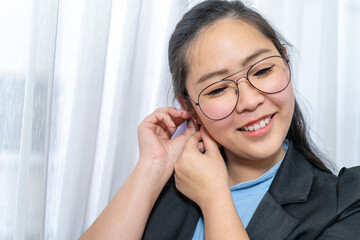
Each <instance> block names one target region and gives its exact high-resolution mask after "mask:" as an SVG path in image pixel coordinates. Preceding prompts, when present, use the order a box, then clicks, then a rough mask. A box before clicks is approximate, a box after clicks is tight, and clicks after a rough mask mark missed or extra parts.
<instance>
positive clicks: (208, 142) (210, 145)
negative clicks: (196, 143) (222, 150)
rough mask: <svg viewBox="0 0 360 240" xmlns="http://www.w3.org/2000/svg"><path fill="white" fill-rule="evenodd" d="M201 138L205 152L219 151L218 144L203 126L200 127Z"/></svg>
mask: <svg viewBox="0 0 360 240" xmlns="http://www.w3.org/2000/svg"><path fill="white" fill-rule="evenodd" d="M200 133H201V138H202V140H203V142H204V147H205V151H206V152H212V151H217V152H218V151H219V148H218V143H217V142H216V141H215V140H214V139H213V138H212V137H211V136H210V134H209V133H208V131H207V130H206V129H205V127H204V126H201V127H200Z"/></svg>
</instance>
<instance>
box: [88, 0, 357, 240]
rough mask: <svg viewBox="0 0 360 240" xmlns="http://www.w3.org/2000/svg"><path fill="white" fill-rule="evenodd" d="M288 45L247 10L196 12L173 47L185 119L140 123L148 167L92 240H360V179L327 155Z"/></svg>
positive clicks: (161, 112)
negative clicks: (295, 83)
mask: <svg viewBox="0 0 360 240" xmlns="http://www.w3.org/2000/svg"><path fill="white" fill-rule="evenodd" d="M286 46H287V44H286V42H285V41H284V40H283V39H282V38H281V37H280V36H279V34H278V33H276V32H275V31H274V30H273V28H272V27H271V26H270V25H269V24H268V23H267V22H266V21H265V20H264V19H263V18H262V17H261V16H260V15H259V14H258V13H256V12H255V11H253V10H251V9H249V8H247V7H245V6H244V5H243V4H242V3H241V2H226V1H206V2H203V3H200V4H199V5H197V6H195V7H194V8H193V9H191V10H190V11H189V12H188V13H186V14H185V15H184V17H183V19H182V20H181V21H180V22H179V23H178V25H177V26H176V29H175V31H174V33H173V35H172V37H171V39H170V44H169V64H170V71H171V73H172V76H173V86H174V91H175V95H176V96H177V99H178V101H179V102H180V104H181V106H182V109H183V110H178V109H174V108H162V109H157V110H156V111H155V112H154V113H153V114H151V115H150V116H148V117H147V118H146V119H145V120H144V121H143V122H142V123H141V124H140V126H139V128H138V138H139V148H140V159H139V161H138V164H137V166H136V168H135V170H134V171H133V173H132V174H131V175H130V177H129V179H128V180H127V181H126V182H125V183H124V185H123V186H122V187H121V189H120V190H119V191H118V193H117V194H116V196H115V197H114V198H113V199H112V201H111V202H110V203H109V205H108V206H107V208H106V209H105V210H104V211H103V213H102V214H101V215H100V216H99V218H98V219H97V220H96V221H95V222H94V224H93V225H92V226H91V227H90V228H89V229H88V231H87V232H86V233H85V234H84V236H83V239H116V238H118V239H140V238H143V239H203V238H204V237H206V239H356V238H357V237H358V236H359V235H360V228H359V227H358V226H360V191H359V190H360V177H359V176H360V168H353V169H344V170H342V171H341V172H340V174H339V176H338V177H336V176H334V175H333V174H332V173H331V172H330V171H329V170H328V169H327V168H326V167H325V164H324V163H323V162H322V161H321V159H320V157H319V156H318V155H317V154H316V151H315V150H314V149H315V148H314V147H312V145H311V144H310V141H309V139H308V137H307V135H306V129H305V124H304V121H303V117H302V114H301V112H300V109H299V107H298V105H297V103H296V101H295V98H294V93H293V88H292V83H291V81H290V79H291V74H290V68H289V57H288V54H287V50H286ZM185 121H188V122H189V123H188V128H187V130H186V131H185V132H184V133H183V134H182V135H180V136H177V137H175V138H171V136H172V135H173V134H174V132H175V130H176V128H177V127H178V126H179V125H180V124H182V123H184V122H185ZM173 172H174V174H173ZM172 174H173V175H172Z"/></svg>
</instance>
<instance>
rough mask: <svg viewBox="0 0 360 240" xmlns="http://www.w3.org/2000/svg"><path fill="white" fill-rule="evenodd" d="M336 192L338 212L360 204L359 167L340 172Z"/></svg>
mask: <svg viewBox="0 0 360 240" xmlns="http://www.w3.org/2000/svg"><path fill="white" fill-rule="evenodd" d="M336 191H337V199H338V208H339V210H340V211H341V210H345V209H346V208H347V207H348V206H352V205H354V204H356V203H360V166H357V167H352V168H342V169H341V170H340V172H339V175H338V178H337V184H336ZM359 211H360V206H359Z"/></svg>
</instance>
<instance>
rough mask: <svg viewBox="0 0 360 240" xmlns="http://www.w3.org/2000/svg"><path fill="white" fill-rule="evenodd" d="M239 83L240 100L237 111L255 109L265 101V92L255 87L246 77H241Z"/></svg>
mask: <svg viewBox="0 0 360 240" xmlns="http://www.w3.org/2000/svg"><path fill="white" fill-rule="evenodd" d="M237 84H238V89H239V100H238V103H237V106H236V108H235V111H236V112H238V113H241V112H244V111H254V110H255V109H256V108H257V107H258V106H259V105H261V104H262V103H263V102H264V101H265V96H264V94H262V93H260V92H259V91H257V90H256V89H255V88H253V87H252V86H251V85H250V83H249V81H247V79H246V78H245V77H244V78H242V79H239V80H238V81H237Z"/></svg>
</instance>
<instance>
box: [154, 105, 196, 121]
mask: <svg viewBox="0 0 360 240" xmlns="http://www.w3.org/2000/svg"><path fill="white" fill-rule="evenodd" d="M154 113H164V114H168V115H169V116H170V118H171V119H172V121H173V122H174V124H175V125H176V126H179V125H180V124H182V123H183V122H184V121H185V120H186V119H189V118H190V116H191V113H190V112H188V111H185V110H183V109H176V108H174V107H166V108H158V109H156V110H155V112H154Z"/></svg>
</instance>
